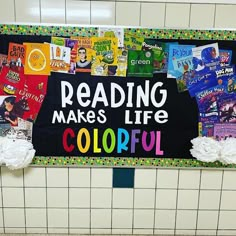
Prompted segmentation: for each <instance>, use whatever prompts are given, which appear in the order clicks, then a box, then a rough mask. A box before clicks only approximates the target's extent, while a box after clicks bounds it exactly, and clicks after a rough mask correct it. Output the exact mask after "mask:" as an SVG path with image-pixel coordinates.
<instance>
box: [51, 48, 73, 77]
mask: <svg viewBox="0 0 236 236" xmlns="http://www.w3.org/2000/svg"><path fill="white" fill-rule="evenodd" d="M49 45H50V68H51V71H52V72H59V73H69V72H71V65H70V60H71V49H70V48H69V47H64V46H59V45H55V44H49ZM73 71H75V68H74V70H73V68H72V73H73Z"/></svg>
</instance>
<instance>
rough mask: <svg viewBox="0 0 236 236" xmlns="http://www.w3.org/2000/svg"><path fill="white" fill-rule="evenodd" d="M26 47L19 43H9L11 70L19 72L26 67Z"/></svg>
mask: <svg viewBox="0 0 236 236" xmlns="http://www.w3.org/2000/svg"><path fill="white" fill-rule="evenodd" d="M25 49H26V48H25V46H24V45H22V44H18V43H13V42H10V43H9V47H8V61H9V66H10V68H11V69H14V70H18V69H20V68H21V67H23V66H24V65H25V58H26V56H25Z"/></svg>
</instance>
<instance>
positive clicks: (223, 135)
mask: <svg viewBox="0 0 236 236" xmlns="http://www.w3.org/2000/svg"><path fill="white" fill-rule="evenodd" d="M214 138H215V139H216V140H218V141H220V140H225V139H227V138H236V124H234V123H216V124H214Z"/></svg>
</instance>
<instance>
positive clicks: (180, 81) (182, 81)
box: [176, 71, 191, 93]
mask: <svg viewBox="0 0 236 236" xmlns="http://www.w3.org/2000/svg"><path fill="white" fill-rule="evenodd" d="M190 76H191V74H190V72H188V71H187V72H185V73H184V74H183V75H182V76H180V77H178V78H176V85H177V89H178V92H179V93H182V92H184V91H187V90H188V88H187V81H188V80H189V78H190Z"/></svg>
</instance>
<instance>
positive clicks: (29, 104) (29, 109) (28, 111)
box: [16, 75, 48, 122]
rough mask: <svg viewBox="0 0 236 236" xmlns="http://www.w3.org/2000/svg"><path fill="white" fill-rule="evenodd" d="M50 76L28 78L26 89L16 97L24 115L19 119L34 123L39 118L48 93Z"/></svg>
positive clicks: (31, 76)
mask: <svg viewBox="0 0 236 236" xmlns="http://www.w3.org/2000/svg"><path fill="white" fill-rule="evenodd" d="M47 84H48V76H45V75H30V76H27V79H26V83H25V84H24V88H23V89H22V90H20V91H19V94H18V95H17V97H16V104H18V105H17V106H18V107H19V109H20V108H21V110H23V111H22V114H20V115H19V116H18V117H20V118H23V119H24V120H28V121H30V122H34V121H35V120H36V118H37V116H38V113H39V111H40V108H41V105H42V103H43V101H44V98H45V95H46V92H47Z"/></svg>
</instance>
